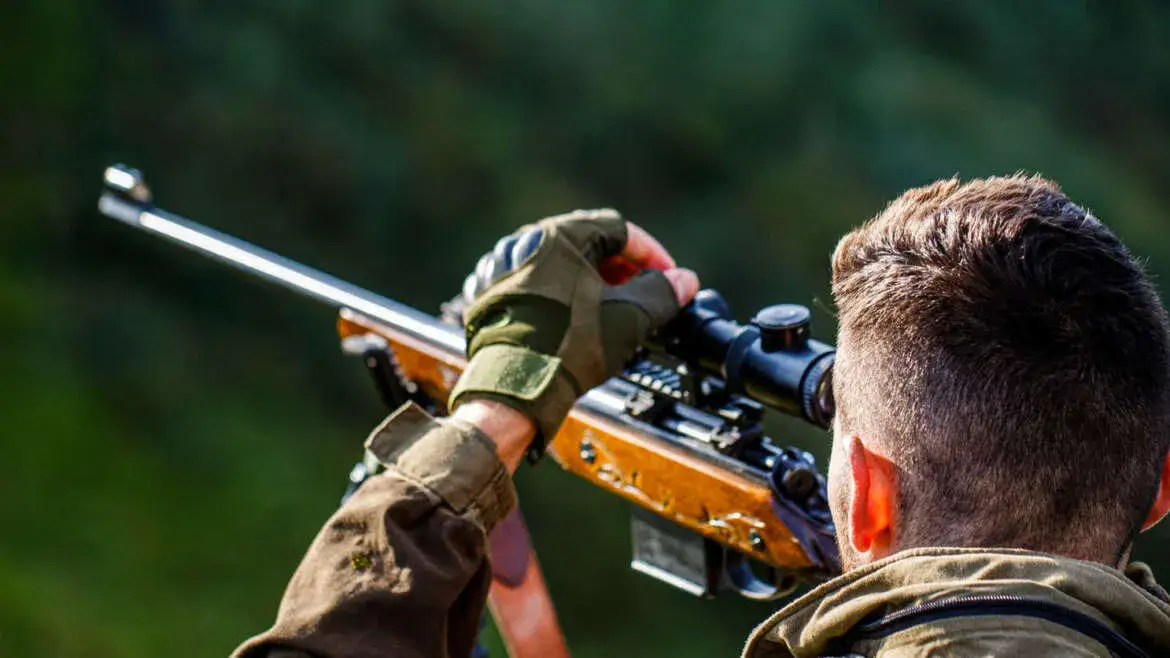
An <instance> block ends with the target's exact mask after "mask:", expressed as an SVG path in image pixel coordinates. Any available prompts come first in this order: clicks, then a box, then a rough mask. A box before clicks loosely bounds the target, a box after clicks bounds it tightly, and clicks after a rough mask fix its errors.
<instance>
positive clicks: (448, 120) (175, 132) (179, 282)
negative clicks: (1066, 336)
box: [0, 0, 1170, 657]
mask: <svg viewBox="0 0 1170 658" xmlns="http://www.w3.org/2000/svg"><path fill="white" fill-rule="evenodd" d="M1167 25H1170V11H1168V9H1167V4H1166V3H1140V2H1076V1H1068V2H1064V1H1050V2H1029V3H1015V2H922V3H910V2H900V3H890V5H889V6H887V7H879V3H860V2H857V3H848V2H780V1H775V2H767V1H756V2H737V3H718V4H717V3H707V2H666V1H664V0H652V1H646V2H638V3H630V2H618V1H604V2H579V3H568V2H564V3H549V2H539V1H536V0H516V1H508V2H494V3H473V2H443V3H424V2H375V1H365V2H358V1H337V2H330V3H321V2H307V1H304V0H285V1H283V2H254V1H243V0H238V1H235V2H204V3H196V2H192V1H190V0H187V1H173V2H158V3H156V2H147V1H144V0H120V1H107V2H89V3H86V2H62V1H59V0H39V1H36V2H33V1H31V0H23V1H22V0H15V1H14V2H6V3H4V5H3V8H0V138H2V142H0V144H2V146H0V254H2V255H0V313H2V315H0V318H2V319H0V338H2V342H0V345H2V347H0V359H2V361H0V363H2V368H3V377H0V388H2V390H0V400H2V402H0V408H2V409H3V415H2V417H0V420H2V421H3V423H2V424H3V428H4V429H3V431H4V435H5V441H4V448H5V450H4V457H3V459H0V464H2V465H0V494H2V495H3V500H4V501H5V502H4V504H3V505H0V528H2V529H0V654H3V655H12V656H69V657H72V656H79V657H106V656H110V657H114V656H116V657H130V656H156V655H168V656H209V655H221V654H226V653H227V652H228V651H230V649H231V648H232V647H233V646H234V645H235V644H236V643H237V642H239V641H240V640H241V639H243V638H244V637H246V636H248V635H249V634H251V633H253V632H256V631H259V630H261V629H263V628H265V627H266V626H267V624H269V623H270V621H271V619H272V617H273V615H274V613H275V607H276V603H277V601H278V599H279V596H280V593H281V591H282V589H283V587H284V584H285V581H286V579H287V577H288V576H289V575H290V574H291V572H292V570H293V568H294V566H295V565H296V563H297V562H298V560H299V558H300V556H301V553H302V551H303V550H304V548H305V547H306V546H307V544H308V542H309V540H310V539H311V537H312V536H313V534H314V533H315V532H316V530H317V528H318V526H319V525H320V523H321V522H322V521H323V520H324V519H325V518H326V517H327V515H328V514H329V513H330V512H331V511H332V510H333V509H334V507H335V505H336V503H337V498H338V495H339V494H340V492H341V489H342V487H343V484H344V479H345V474H346V473H347V472H348V469H349V466H350V465H351V464H352V462H353V460H354V459H355V457H356V456H357V455H358V447H359V444H360V442H361V440H362V439H363V438H364V436H365V434H366V432H367V431H368V430H369V429H370V428H371V427H372V426H373V425H374V424H375V423H376V421H377V420H378V419H379V418H380V416H381V415H382V413H383V410H382V409H380V408H379V405H378V403H377V401H376V399H375V396H374V393H373V391H372V389H371V387H370V386H369V383H368V381H367V379H366V376H365V373H364V372H362V369H361V367H360V366H359V364H358V363H356V362H354V361H351V360H348V359H346V358H344V357H343V356H342V355H341V354H340V353H339V350H338V347H337V341H336V337H335V336H334V333H333V313H332V312H331V311H329V310H328V309H326V308H324V307H318V306H316V305H314V304H312V303H311V302H307V301H303V300H301V299H298V298H294V297H293V296H291V295H289V294H287V293H285V292H282V291H279V290H276V289H274V288H270V287H267V286H266V285H264V284H259V283H254V282H252V281H250V280H248V279H245V278H244V277H242V276H239V275H236V274H235V273H232V272H228V271H227V270H225V269H222V268H221V267H220V266H219V265H216V264H213V263H211V262H209V261H205V260H203V259H201V258H199V257H197V256H193V255H190V254H188V253H186V252H181V251H179V250H178V249H176V248H174V247H171V246H169V245H166V244H164V243H162V242H160V241H157V240H155V239H152V238H149V237H147V236H145V235H143V234H139V233H136V232H133V231H130V230H129V229H126V228H125V227H123V226H120V225H117V224H116V223H115V222H112V221H110V220H107V219H104V218H101V217H99V216H98V214H97V212H96V210H95V206H96V201H97V193H98V190H99V177H100V174H101V171H102V168H103V167H104V166H105V165H106V164H108V163H111V162H116V161H125V162H127V163H130V164H132V165H134V166H137V167H139V168H141V169H142V170H143V171H144V172H145V173H146V175H147V179H148V181H150V183H151V185H152V187H153V188H154V191H155V194H156V197H157V198H158V200H159V203H160V205H162V206H163V207H166V208H168V209H170V210H174V211H176V212H179V213H181V214H184V215H186V216H188V217H191V218H194V219H196V220H197V221H201V222H205V223H207V224H210V225H212V226H215V227H217V228H220V229H222V230H225V231H228V232H231V233H235V234H237V235H240V236H241V237H244V238H246V239H249V240H252V241H255V242H258V243H260V244H262V245H265V246H267V247H269V248H271V249H274V250H276V251H279V252H282V253H284V254H286V255H289V256H292V257H294V258H297V259H300V260H303V261H305V262H307V263H310V264H313V265H316V266H318V267H321V268H323V269H325V270H327V271H330V272H333V273H335V274H338V275H340V276H342V277H344V278H348V279H351V280H353V281H355V282H357V283H359V284H362V285H365V286H368V287H372V288H374V289H376V290H378V291H380V292H382V293H384V294H387V295H389V296H392V297H396V298H398V299H401V300H403V301H405V302H408V303H410V304H413V305H416V306H418V307H420V308H423V309H428V310H433V309H437V306H438V304H439V302H440V301H442V300H444V299H446V298H447V297H449V296H450V295H452V294H453V293H454V292H455V291H456V290H457V289H458V287H459V284H460V282H461V280H462V276H463V274H464V273H465V271H466V270H467V268H468V267H469V266H470V265H471V263H473V261H474V259H475V258H476V257H477V256H478V255H479V254H480V253H481V252H483V251H484V250H485V249H487V248H488V247H489V246H490V245H491V244H492V242H493V241H494V239H495V238H496V236H498V235H500V234H502V233H504V232H507V231H509V230H511V229H512V228H513V227H514V226H516V225H517V224H519V223H521V222H525V221H529V220H532V219H534V218H537V217H540V216H543V215H546V214H551V213H555V212H559V211H563V210H567V209H572V208H576V207H592V206H599V205H611V206H614V207H617V208H619V209H621V210H623V212H625V213H626V215H627V216H628V217H630V218H632V219H634V220H636V221H638V222H640V223H642V224H643V225H645V226H647V227H648V228H649V229H650V230H651V231H653V232H654V233H655V234H657V235H659V236H660V237H661V238H662V240H663V242H665V244H666V245H668V246H669V247H670V248H671V249H672V250H673V251H674V253H675V254H676V256H677V257H678V260H679V261H680V263H683V264H686V265H689V266H691V267H693V268H694V269H696V270H697V271H698V272H699V273H700V274H701V275H702V276H703V278H704V283H705V284H707V285H709V286H712V287H715V288H718V289H720V290H722V291H723V292H724V293H725V294H726V296H727V297H728V299H729V300H730V302H731V303H732V306H733V308H735V309H736V310H737V312H738V314H739V315H740V317H741V318H746V317H747V316H749V315H750V314H751V312H752V311H753V310H754V309H755V308H757V307H759V306H762V305H764V304H766V303H770V302H777V301H793V302H801V303H806V304H810V305H814V306H816V305H818V304H819V305H820V307H821V308H822V309H824V308H827V307H828V306H829V304H830V300H829V299H828V288H827V284H828V254H829V252H830V250H831V249H832V247H833V245H834V243H835V241H836V239H837V237H838V236H839V235H840V234H841V233H842V232H843V231H845V230H846V229H847V228H849V227H850V226H852V225H854V224H856V223H858V222H860V221H862V220H864V219H865V218H866V217H868V216H870V215H871V214H873V213H874V212H875V211H877V210H878V209H879V208H880V207H881V205H882V203H883V202H884V201H886V200H888V199H889V198H892V197H893V196H895V195H897V194H898V193H899V192H901V191H902V190H903V189H904V188H906V187H908V186H914V185H919V184H923V183H926V182H929V181H931V180H933V179H935V178H938V177H944V176H950V175H953V174H958V175H960V176H963V177H976V176H985V175H990V174H996V173H1010V172H1013V171H1016V170H1020V169H1024V170H1035V171H1040V172H1042V173H1044V174H1046V175H1048V176H1051V177H1053V178H1055V179H1057V180H1058V181H1060V182H1061V183H1062V185H1063V186H1064V187H1065V189H1066V191H1067V192H1068V193H1069V194H1070V195H1071V196H1072V197H1073V198H1074V199H1077V200H1079V201H1080V202H1082V203H1083V204H1086V205H1088V206H1090V207H1091V208H1093V209H1094V210H1095V211H1096V213H1097V214H1098V215H1099V216H1100V217H1102V218H1103V219H1104V220H1105V221H1107V222H1108V223H1110V224H1111V225H1112V226H1114V227H1115V228H1116V230H1117V231H1118V232H1119V233H1120V234H1121V235H1122V237H1123V238H1124V239H1125V240H1126V241H1127V242H1128V243H1129V244H1130V245H1131V246H1132V247H1133V248H1134V249H1135V251H1136V252H1138V253H1139V254H1140V255H1141V256H1143V257H1145V258H1147V259H1148V260H1149V265H1150V269H1151V270H1152V271H1153V272H1154V273H1155V274H1157V275H1159V278H1160V279H1161V280H1163V281H1164V280H1165V277H1166V273H1167V272H1168V271H1170V224H1168V223H1167V217H1168V216H1170V188H1168V187H1167V185H1166V181H1167V179H1166V172H1167V171H1170V123H1168V122H1167V116H1168V114H1167V113H1168V111H1170V47H1168V46H1167V45H1166V41H1165V38H1164V30H1165V27H1166V26H1167ZM816 322H817V323H819V325H818V326H819V332H818V333H820V334H822V335H825V336H829V335H831V333H830V332H831V331H832V318H831V316H830V315H829V314H828V313H826V312H824V311H823V310H822V311H820V312H818V316H817V317H816ZM774 427H775V431H776V434H777V436H778V437H779V438H782V439H785V438H788V437H794V438H793V440H796V441H799V442H801V443H802V444H803V445H807V446H812V447H813V448H814V449H815V450H816V451H817V452H818V453H819V454H820V455H822V456H823V455H824V453H825V451H824V447H825V442H824V440H823V437H822V436H820V435H818V434H816V433H813V432H811V431H810V430H807V429H805V428H803V427H800V426H798V425H797V424H795V423H791V422H789V423H777V424H776V425H775V426H774ZM518 479H519V486H520V488H521V491H522V495H523V500H524V509H525V511H526V513H527V515H528V517H529V521H530V524H531V526H532V528H533V530H534V534H535V539H536V543H537V546H538V548H539V551H540V555H541V558H542V560H543V563H544V566H545V568H546V571H547V576H548V579H549V581H550V584H551V588H552V592H553V594H554V596H555V598H556V601H557V603H558V606H559V609H560V613H561V618H562V623H563V625H564V627H565V630H566V633H567V636H568V638H569V642H570V645H571V647H572V649H573V651H574V655H576V656H582V657H586V656H613V655H674V656H707V655H736V653H737V651H738V649H739V647H740V645H741V642H742V640H743V638H744V636H745V635H746V633H747V632H748V631H749V630H750V629H751V628H752V626H753V624H755V623H756V622H758V621H759V620H761V619H763V618H764V617H765V616H766V615H767V614H768V612H769V611H770V610H772V609H773V608H774V607H775V606H774V605H770V604H759V603H748V602H744V601H739V600H736V599H734V598H732V597H730V596H728V597H725V598H721V599H719V600H716V601H697V600H693V599H691V598H689V597H688V596H687V595H685V594H681V593H678V592H675V591H674V590H671V589H668V588H667V587H665V586H663V585H660V584H659V583H657V582H656V581H652V580H649V579H647V578H645V577H643V576H639V575H637V574H634V573H633V572H631V571H629V570H628V569H627V566H626V565H627V562H628V559H629V556H628V548H627V542H628V536H627V535H628V526H627V517H626V509H625V505H624V504H623V503H621V502H619V501H617V500H615V499H613V498H610V497H607V496H605V495H603V494H602V493H601V492H599V491H597V490H594V489H591V488H589V487H588V486H586V485H584V484H583V483H581V482H579V481H577V480H575V479H572V478H570V477H569V476H567V475H565V474H563V473H561V472H560V471H558V470H557V469H556V468H555V467H554V466H552V464H545V465H544V466H543V467H542V468H540V469H539V470H532V469H524V470H523V472H522V473H521V474H520V475H519V477H518ZM1168 538H1170V532H1168V531H1167V529H1166V528H1165V527H1163V528H1162V529H1160V530H1159V531H1156V532H1154V533H1151V534H1149V535H1147V536H1145V537H1143V538H1142V539H1141V541H1140V543H1139V545H1138V550H1137V554H1138V557H1140V558H1143V559H1146V560H1149V561H1152V562H1154V563H1155V566H1156V567H1160V570H1161V571H1162V573H1163V574H1165V573H1167V572H1168V571H1170V557H1168V556H1167V551H1166V545H1167V544H1166V542H1167V539H1168ZM496 655H502V654H500V653H497V654H496Z"/></svg>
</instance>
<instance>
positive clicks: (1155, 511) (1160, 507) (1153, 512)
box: [1142, 453, 1170, 532]
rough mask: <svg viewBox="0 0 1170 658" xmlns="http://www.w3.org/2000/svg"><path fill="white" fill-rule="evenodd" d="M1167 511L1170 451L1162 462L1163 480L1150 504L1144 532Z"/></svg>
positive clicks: (1169, 486) (1169, 501)
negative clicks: (1152, 502)
mask: <svg viewBox="0 0 1170 658" xmlns="http://www.w3.org/2000/svg"><path fill="white" fill-rule="evenodd" d="M1167 512H1170V453H1166V460H1165V461H1163V462H1162V481H1161V482H1159V483H1158V495H1157V496H1155V497H1154V504H1153V505H1151V506H1150V515H1149V516H1147V517H1146V522H1145V523H1143V524H1142V532H1145V531H1146V530H1149V529H1150V528H1152V527H1154V526H1155V525H1156V524H1157V523H1158V521H1161V520H1162V519H1163V518H1164V517H1165V516H1166V513H1167Z"/></svg>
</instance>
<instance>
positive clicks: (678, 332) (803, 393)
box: [658, 290, 836, 428]
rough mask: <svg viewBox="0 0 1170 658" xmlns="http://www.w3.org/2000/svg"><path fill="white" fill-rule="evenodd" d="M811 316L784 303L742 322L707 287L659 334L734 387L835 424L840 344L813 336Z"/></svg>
mask: <svg viewBox="0 0 1170 658" xmlns="http://www.w3.org/2000/svg"><path fill="white" fill-rule="evenodd" d="M810 317H811V314H810V313H809V310H808V309H807V308H805V307H804V306H799V305H796V304H777V305H774V306H767V307H764V308H762V309H760V311H759V312H758V313H756V315H755V317H754V318H752V321H751V322H750V323H749V324H746V325H742V324H739V323H737V322H736V321H735V320H734V319H732V316H731V309H730V308H729V307H728V305H727V302H726V301H724V299H723V297H722V296H721V295H720V294H719V293H717V292H715V291H714V290H701V291H699V294H698V295H696V296H695V299H694V301H693V302H691V303H690V304H689V305H687V306H686V307H685V308H684V309H683V310H682V311H681V312H680V313H679V315H678V317H676V318H675V319H674V320H672V321H671V322H670V323H669V324H667V325H666V326H665V327H663V328H662V329H661V330H659V332H658V340H659V341H661V344H662V347H663V349H664V350H665V351H666V353H667V354H670V355H671V356H673V357H675V358H677V359H680V360H682V361H684V362H685V363H687V364H689V365H690V366H691V367H697V368H698V369H699V370H700V371H701V372H703V373H704V374H708V375H713V376H717V377H721V378H722V379H723V380H724V381H725V382H726V384H727V388H728V390H729V392H732V393H742V394H746V395H748V396H750V397H752V398H755V399H756V400H758V401H759V402H761V403H763V404H765V405H767V406H769V407H772V408H773V409H776V410H778V411H781V412H783V413H786V414H791V415H793V416H797V417H799V418H803V419H804V420H806V421H808V422H810V423H812V424H814V425H817V426H820V427H824V428H828V427H829V425H830V424H831V423H832V421H833V412H834V404H833V384H832V373H833V361H834V359H835V357H836V350H835V349H834V347H833V346H832V345H826V344H825V343H822V342H819V341H816V340H812V339H811V338H810V337H809V320H810Z"/></svg>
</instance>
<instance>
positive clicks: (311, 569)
mask: <svg viewBox="0 0 1170 658" xmlns="http://www.w3.org/2000/svg"><path fill="white" fill-rule="evenodd" d="M367 448H368V450H369V451H370V452H371V453H372V454H373V455H375V456H376V457H377V458H378V460H379V461H381V462H382V463H383V464H385V465H386V466H387V470H386V472H384V473H382V474H381V475H378V476H376V477H373V478H371V479H370V480H368V481H367V482H366V483H365V484H363V485H362V487H361V488H360V489H359V490H358V492H357V493H356V494H354V496H353V497H352V498H351V499H350V500H349V501H348V502H346V504H345V505H343V506H342V508H341V509H339V510H338V511H337V512H336V513H335V514H334V515H333V517H332V518H330V519H329V521H328V522H327V523H326V524H325V527H324V528H322V530H321V532H320V533H319V534H318V535H317V537H316V539H315V540H314V541H313V544H312V546H310V548H309V551H308V553H307V554H306V555H305V558H304V560H303V561H302V562H301V565H300V566H299V567H298V569H297V571H296V573H295V574H294V575H293V577H292V580H291V581H290V582H289V585H288V588H287V590H286V591H285V594H284V599H283V600H282V601H281V604H280V609H279V612H278V613H277V618H276V623H275V624H274V625H273V627H272V628H271V629H269V630H268V631H266V632H264V633H262V634H260V635H258V636H256V637H254V638H252V639H250V640H248V641H247V642H245V643H244V644H243V645H242V646H240V648H239V649H237V650H236V653H235V654H234V655H235V656H237V657H239V658H260V657H268V658H304V657H308V656H316V657H322V658H324V657H329V658H359V657H367V656H368V657H374V656H379V657H382V656H402V657H404V658H414V657H428V658H429V657H443V658H446V657H448V656H450V657H459V658H462V657H464V656H469V655H470V653H471V650H472V648H473V646H474V644H475V638H476V635H477V633H478V631H479V627H480V619H481V617H482V615H483V610H484V601H485V599H486V597H487V592H488V586H489V584H490V580H491V577H490V568H489V566H488V562H487V560H488V556H487V551H486V546H487V533H488V532H489V531H490V530H491V529H492V528H493V527H494V526H495V525H496V523H498V522H499V521H500V520H501V519H502V518H503V517H504V516H505V515H506V514H507V513H508V511H509V510H510V509H511V508H512V507H513V506H514V505H515V491H514V489H513V488H512V483H511V480H510V478H509V477H508V474H507V472H506V470H505V469H504V467H503V465H502V464H501V463H500V461H499V459H498V458H497V457H496V454H495V449H494V447H493V444H492V443H491V441H490V440H489V439H488V438H487V437H486V436H484V435H483V434H482V433H480V432H479V431H478V430H475V429H474V428H471V427H470V426H467V425H464V424H458V423H455V422H453V421H450V420H446V421H442V422H441V423H440V422H437V421H434V420H432V419H430V418H429V417H428V416H427V415H426V414H425V413H423V412H422V411H421V410H419V409H418V408H417V407H404V408H403V409H400V410H399V411H397V412H395V414H394V415H392V416H391V417H390V418H388V419H387V420H386V422H384V423H383V424H382V425H381V426H379V427H378V429H376V430H375V431H374V433H373V435H372V436H371V437H370V440H369V441H368V442H367ZM1127 575H1128V576H1129V578H1127V577H1126V576H1127ZM989 594H990V595H1004V596H1022V597H1026V598H1027V599H1029V600H1040V601H1044V602H1050V603H1055V604H1058V605H1059V606H1061V607H1062V608H1067V609H1072V610H1073V611H1074V612H1076V613H1080V614H1083V615H1087V616H1089V617H1090V618H1091V619H1094V620H1096V621H1097V622H1099V623H1101V624H1104V625H1105V626H1106V627H1108V628H1111V629H1113V630H1117V631H1121V632H1122V633H1124V634H1125V635H1126V636H1127V637H1129V638H1130V639H1132V640H1134V641H1136V642H1138V643H1140V644H1142V645H1143V646H1144V647H1145V648H1146V650H1147V651H1148V652H1149V653H1150V655H1152V656H1170V603H1167V600H1166V593H1165V591H1163V590H1162V589H1161V588H1160V587H1158V586H1157V585H1156V584H1155V583H1154V580H1153V576H1152V575H1151V574H1150V572H1149V570H1148V569H1147V568H1145V567H1144V566H1143V565H1137V564H1135V565H1131V568H1130V569H1129V570H1128V572H1127V574H1126V575H1123V574H1122V573H1121V572H1119V571H1117V570H1115V569H1111V568H1109V567H1106V566H1103V565H1100V564H1095V563H1090V562H1083V561H1079V560H1073V559H1068V558H1062V557H1057V556H1053V555H1046V554H1042V553H1033V552H1028V551H1019V550H1006V549H1000V550H980V549H941V548H940V549H920V550H913V551H905V552H903V553H899V554H898V555H895V556H893V557H891V558H888V559H886V560H882V561H880V562H877V563H874V564H871V565H867V566H865V567H862V568H860V569H856V570H854V571H851V572H849V573H847V574H845V575H843V576H841V577H839V578H836V579H834V580H832V581H830V582H827V583H825V584H823V585H821V586H820V587H817V588H816V589H814V590H812V591H811V592H809V593H808V594H806V595H805V596H803V597H801V598H799V599H798V600H796V601H794V602H793V603H791V604H790V605H788V606H787V607H785V608H784V609H783V610H781V611H780V612H778V613H776V614H775V615H773V616H772V617H771V618H770V619H768V620H767V621H766V622H764V624H762V625H761V626H760V627H759V628H757V629H756V631H755V632H754V633H752V635H751V637H750V638H749V639H748V642H747V645H746V647H745V649H744V652H743V656H744V657H745V658H748V657H750V658H789V657H792V658H804V657H806V656H819V655H823V654H825V653H826V652H830V653H835V654H841V653H849V652H853V653H859V654H861V655H867V656H876V655H880V656H882V657H883V658H903V657H905V658H909V657H918V656H934V655H938V656H959V657H963V656H1023V655H1027V656H1108V655H1110V654H1109V652H1108V651H1107V650H1106V649H1105V647H1104V646H1103V645H1101V644H1099V643H1097V642H1095V641H1094V640H1093V639H1091V638H1090V637H1088V636H1086V635H1084V634H1082V633H1079V632H1077V631H1074V630H1070V629H1069V628H1067V627H1065V626H1063V625H1060V624H1057V623H1054V622H1052V621H1048V620H1045V619H1040V618H1035V617H1027V616H1015V615H1012V616H1003V615H997V616H982V617H976V616H963V615H959V616H953V617H949V618H945V619H941V620H935V621H929V622H927V623H922V624H916V625H914V626H912V627H910V628H907V629H904V630H900V631H897V632H894V633H890V634H886V635H883V636H882V637H878V638H876V639H864V638H863V639H861V640H859V641H857V642H855V643H852V644H850V646H848V647H846V649H845V650H844V651H842V650H840V648H839V647H835V646H834V645H833V640H834V638H839V637H840V636H842V635H844V634H846V633H847V632H849V631H851V630H855V629H857V628H861V627H862V626H861V625H862V624H863V622H865V621H869V620H872V619H873V617H874V615H888V614H890V613H895V612H898V611H905V610H911V609H914V606H918V605H921V604H924V603H927V602H932V601H939V600H942V599H952V598H953V597H957V596H969V595H989Z"/></svg>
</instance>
